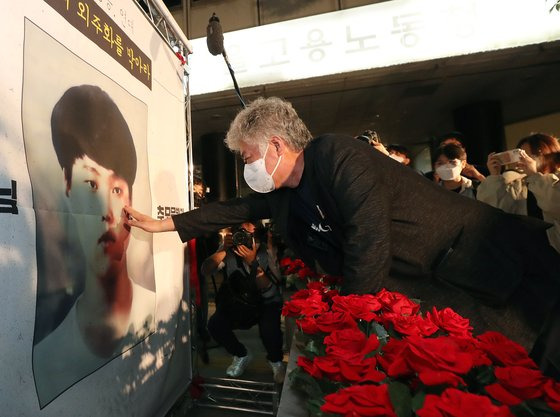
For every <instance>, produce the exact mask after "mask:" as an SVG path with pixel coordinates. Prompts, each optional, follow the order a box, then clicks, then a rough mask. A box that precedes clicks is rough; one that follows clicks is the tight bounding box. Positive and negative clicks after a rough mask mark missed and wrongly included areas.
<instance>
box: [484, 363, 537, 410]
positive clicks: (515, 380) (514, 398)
mask: <svg viewBox="0 0 560 417" xmlns="http://www.w3.org/2000/svg"><path fill="white" fill-rule="evenodd" d="M494 375H496V378H497V380H498V382H496V383H495V384H491V385H488V386H487V387H486V391H487V392H488V394H490V395H491V396H492V397H493V398H494V399H496V400H498V401H501V402H502V403H504V404H507V405H516V404H519V403H521V402H523V401H524V400H529V399H532V398H539V397H541V396H542V395H543V393H544V383H545V381H546V379H545V377H544V376H543V374H542V373H541V371H539V370H537V369H528V368H524V367H522V366H508V367H505V368H495V369H494Z"/></svg>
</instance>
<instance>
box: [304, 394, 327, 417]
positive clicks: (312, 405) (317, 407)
mask: <svg viewBox="0 0 560 417" xmlns="http://www.w3.org/2000/svg"><path fill="white" fill-rule="evenodd" d="M324 402H325V401H324V400H323V399H315V398H313V399H310V400H308V401H307V411H309V415H311V416H315V417H322V416H323V412H322V411H321V406H322V405H323V404H324Z"/></svg>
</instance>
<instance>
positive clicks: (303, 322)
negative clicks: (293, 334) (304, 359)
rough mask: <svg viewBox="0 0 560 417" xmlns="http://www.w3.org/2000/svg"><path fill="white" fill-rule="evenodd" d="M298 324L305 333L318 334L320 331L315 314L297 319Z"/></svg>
mask: <svg viewBox="0 0 560 417" xmlns="http://www.w3.org/2000/svg"><path fill="white" fill-rule="evenodd" d="M296 324H297V326H298V327H299V328H300V329H301V331H302V332H303V333H306V334H317V333H319V332H320V330H319V328H318V327H317V323H316V319H315V317H313V316H305V317H303V318H301V319H297V320H296Z"/></svg>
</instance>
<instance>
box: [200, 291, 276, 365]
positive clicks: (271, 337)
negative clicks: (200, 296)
mask: <svg viewBox="0 0 560 417" xmlns="http://www.w3.org/2000/svg"><path fill="white" fill-rule="evenodd" d="M281 313H282V302H280V301H278V302H277V301H274V302H270V303H263V304H261V306H259V309H258V311H255V317H253V318H250V319H248V320H247V321H246V322H245V324H244V325H243V326H239V324H238V322H236V321H234V320H233V319H232V316H231V314H228V312H227V310H224V309H220V308H219V307H218V309H217V310H216V312H215V313H214V314H213V315H212V317H210V320H209V321H208V331H209V332H210V335H211V336H212V337H213V338H214V340H215V341H216V342H218V343H219V344H220V345H221V346H223V347H224V348H225V349H226V350H227V352H228V353H229V354H231V355H235V356H238V357H243V356H245V355H247V348H246V347H245V346H244V345H243V344H242V343H241V342H240V341H239V339H237V336H236V335H235V333H234V332H233V330H235V329H239V328H242V329H249V328H251V327H253V326H254V325H258V326H259V335H260V338H261V341H262V343H263V345H264V348H265V350H266V353H267V355H266V358H267V359H268V360H269V361H271V362H278V361H281V360H282V358H283V356H284V354H283V352H282V342H283V339H282V330H281V328H280V317H281Z"/></svg>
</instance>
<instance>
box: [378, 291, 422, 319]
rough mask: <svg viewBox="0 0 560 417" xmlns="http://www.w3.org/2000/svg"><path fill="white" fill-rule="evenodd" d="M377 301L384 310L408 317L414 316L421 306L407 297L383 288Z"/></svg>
mask: <svg viewBox="0 0 560 417" xmlns="http://www.w3.org/2000/svg"><path fill="white" fill-rule="evenodd" d="M376 296H377V299H378V300H379V302H380V303H381V305H382V306H383V310H385V311H390V312H393V313H397V314H402V315H406V316H413V315H416V314H417V313H418V311H419V310H420V304H418V303H415V302H414V301H412V300H410V299H409V298H408V297H407V296H406V295H404V294H401V293H398V292H391V291H387V290H386V289H385V288H383V289H382V290H381V291H379V292H378V293H377V294H376Z"/></svg>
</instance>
